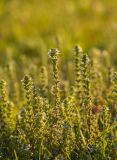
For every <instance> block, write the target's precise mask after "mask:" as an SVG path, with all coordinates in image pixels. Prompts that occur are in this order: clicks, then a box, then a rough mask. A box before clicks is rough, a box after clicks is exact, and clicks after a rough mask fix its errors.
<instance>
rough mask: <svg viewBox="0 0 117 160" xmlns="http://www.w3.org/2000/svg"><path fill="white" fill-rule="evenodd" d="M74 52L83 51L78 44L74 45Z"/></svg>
mask: <svg viewBox="0 0 117 160" xmlns="http://www.w3.org/2000/svg"><path fill="white" fill-rule="evenodd" d="M74 52H75V53H83V49H82V48H81V47H80V46H79V45H78V46H75V47H74Z"/></svg>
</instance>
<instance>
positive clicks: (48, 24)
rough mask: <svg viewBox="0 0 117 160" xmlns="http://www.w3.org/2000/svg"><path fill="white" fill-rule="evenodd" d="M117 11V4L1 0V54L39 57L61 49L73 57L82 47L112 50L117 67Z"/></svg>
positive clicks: (104, 1)
mask: <svg viewBox="0 0 117 160" xmlns="http://www.w3.org/2000/svg"><path fill="white" fill-rule="evenodd" d="M116 11H117V1H116V0H111V1H109V0H43V1H42V0H0V53H1V54H2V53H3V54H4V53H5V52H8V50H9V48H10V49H12V50H13V52H14V53H16V55H21V54H27V55H28V56H36V54H40V55H41V54H43V55H45V54H47V51H48V50H49V49H50V48H52V47H60V48H61V49H62V50H63V52H64V53H65V55H66V54H68V55H69V53H68V52H70V51H71V48H73V47H74V45H75V44H77V43H78V44H80V45H81V46H82V47H83V48H84V49H85V50H86V51H89V52H90V50H91V49H92V48H94V47H95V48H99V49H101V50H104V49H106V50H108V51H109V52H110V54H111V58H112V61H113V62H114V64H115V65H116V64H117V53H116V51H117V14H116Z"/></svg>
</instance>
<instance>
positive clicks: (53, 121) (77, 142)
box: [0, 46, 117, 160]
mask: <svg viewBox="0 0 117 160" xmlns="http://www.w3.org/2000/svg"><path fill="white" fill-rule="evenodd" d="M71 54H72V60H71V61H70V60H69V61H68V62H67V63H65V64H63V63H62V61H59V60H61V59H62V53H61V52H60V51H59V49H51V50H50V51H49V52H48V56H47V57H49V61H47V63H46V66H41V60H40V59H39V56H36V57H35V58H34V57H33V58H28V57H27V56H25V55H24V56H19V58H18V57H15V56H14V54H12V52H11V50H9V51H8V54H6V59H7V60H8V62H9V63H8V64H6V65H5V64H4V67H1V70H0V77H3V78H4V79H5V81H4V80H2V79H1V81H0V159H4V160H13V159H16V160H26V159H28V160H31V159H33V160H34V159H35V160H37V159H40V160H52V159H53V160H68V159H69V160H77V159H81V160H88V159H89V160H115V159H116V156H117V152H116V151H117V146H116V138H117V137H116V111H117V110H116V106H117V72H116V71H115V69H114V68H112V67H110V62H109V54H108V52H107V51H103V52H101V51H99V50H96V49H95V50H94V51H93V53H92V57H91V58H89V56H88V54H86V53H85V52H83V50H82V48H81V47H79V46H75V48H74V49H73V52H72V53H71ZM32 59H33V61H32ZM60 64H61V65H60ZM60 66H61V67H60ZM60 68H61V69H60ZM23 76H24V78H23V79H22V81H21V82H20V81H19V80H20V79H21V77H23ZM6 82H7V83H6Z"/></svg>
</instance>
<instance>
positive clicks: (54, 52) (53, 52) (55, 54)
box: [48, 48, 61, 58]
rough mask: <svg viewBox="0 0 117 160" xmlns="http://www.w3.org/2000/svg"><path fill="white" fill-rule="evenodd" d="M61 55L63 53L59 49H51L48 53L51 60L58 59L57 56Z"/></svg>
mask: <svg viewBox="0 0 117 160" xmlns="http://www.w3.org/2000/svg"><path fill="white" fill-rule="evenodd" d="M60 54H61V52H60V50H58V49H57V48H53V49H50V50H49V52H48V55H49V56H50V57H51V58H54V57H56V56H57V55H60Z"/></svg>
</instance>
